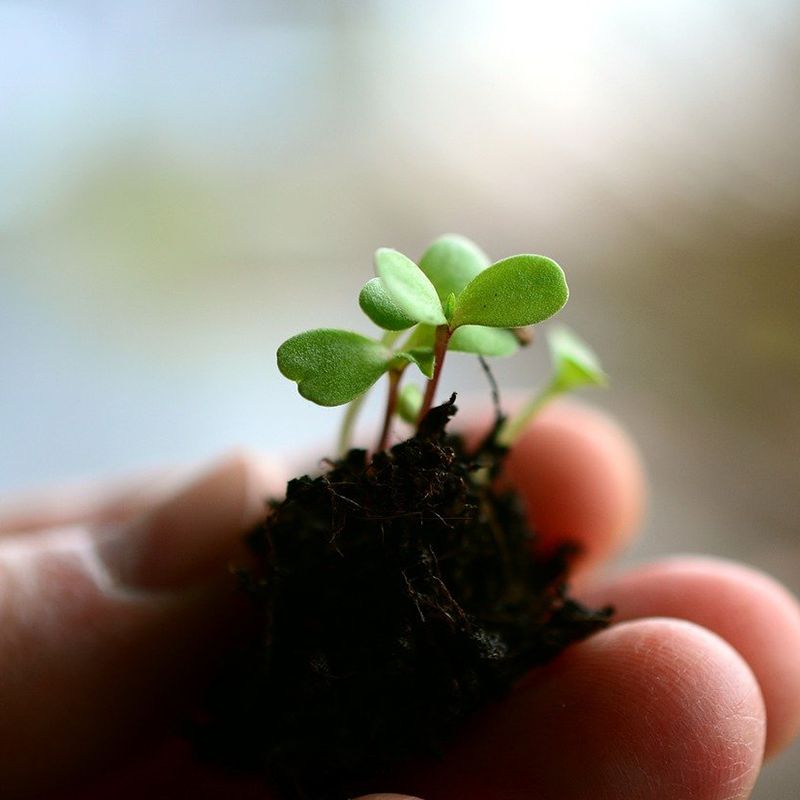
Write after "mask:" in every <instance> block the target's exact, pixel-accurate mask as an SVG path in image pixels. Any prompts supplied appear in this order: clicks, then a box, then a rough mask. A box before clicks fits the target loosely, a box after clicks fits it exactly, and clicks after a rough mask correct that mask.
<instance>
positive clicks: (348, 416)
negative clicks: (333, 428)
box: [337, 390, 369, 458]
mask: <svg viewBox="0 0 800 800" xmlns="http://www.w3.org/2000/svg"><path fill="white" fill-rule="evenodd" d="M368 394H369V390H367V391H366V392H364V394H362V395H359V396H358V397H356V399H355V400H352V401H351V402H350V403H349V404H348V406H347V410H346V411H345V412H344V418H343V419H342V427H341V428H340V430H339V441H338V444H337V449H338V451H339V457H340V458H344V457H345V456H346V455H347V451H348V450H349V449H350V445H351V443H352V441H353V428H355V425H356V419H358V414H359V412H360V411H361V406H363V405H364V401H365V400H366V399H367V395H368Z"/></svg>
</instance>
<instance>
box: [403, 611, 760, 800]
mask: <svg viewBox="0 0 800 800" xmlns="http://www.w3.org/2000/svg"><path fill="white" fill-rule="evenodd" d="M764 727H765V721H764V707H763V701H762V698H761V694H760V692H759V688H758V684H757V683H756V680H755V678H754V676H753V674H752V672H751V671H750V669H749V668H748V666H747V665H746V664H745V662H744V661H743V660H742V658H741V657H740V656H739V655H738V654H737V653H736V652H735V651H734V650H733V648H731V647H730V645H728V644H727V643H726V642H724V641H723V640H722V639H720V638H719V637H717V636H716V635H715V634H713V633H710V632H709V631H706V630H705V629H703V628H700V627H698V626H696V625H693V624H691V623H688V622H684V621H678V620H669V619H650V620H642V621H637V622H628V623H623V624H620V625H617V626H615V627H613V628H610V629H608V630H606V631H604V632H602V633H600V634H598V635H596V636H594V637H592V638H591V639H588V640H586V641H585V642H582V643H580V644H578V645H575V646H574V647H572V648H571V649H570V650H568V651H567V652H566V653H565V654H564V655H563V656H561V657H560V658H559V659H558V660H557V661H556V662H554V664H553V665H552V666H551V667H548V668H546V669H544V670H541V671H538V672H534V673H531V676H530V677H529V679H527V680H526V681H525V682H524V683H523V685H521V686H520V687H519V688H518V689H516V690H515V691H514V692H513V693H512V694H511V696H510V697H508V698H507V699H505V700H504V701H502V702H501V703H499V704H498V705H496V706H495V707H493V708H491V709H489V710H487V711H485V712H483V713H481V714H480V715H479V716H478V717H477V718H476V719H475V720H474V721H473V722H472V723H471V724H470V725H469V726H468V728H467V730H466V731H465V733H464V734H463V735H462V736H460V737H459V740H458V741H457V742H456V744H455V745H454V746H453V747H452V748H450V749H449V750H448V751H447V753H446V754H445V756H444V757H443V758H442V759H441V760H440V761H432V762H430V763H427V764H425V765H422V766H421V767H420V768H419V771H418V772H417V773H416V774H414V775H411V776H408V777H407V778H405V779H402V778H401V779H398V780H396V781H395V782H394V783H392V784H391V786H392V788H396V789H397V790H398V791H402V792H405V793H407V794H410V795H417V796H419V797H424V798H430V799H431V800H450V798H453V800H456V798H457V800H485V798H487V797H491V798H493V800H519V798H523V797H524V798H530V800H618V799H619V798H620V797H624V798H626V800H662V798H665V797H670V798H678V797H679V798H681V800H721V798H723V797H724V798H725V800H744V798H747V797H749V795H750V791H751V789H752V787H753V784H754V782H755V780H756V777H757V775H758V772H759V767H760V764H761V759H762V753H763V745H764Z"/></svg>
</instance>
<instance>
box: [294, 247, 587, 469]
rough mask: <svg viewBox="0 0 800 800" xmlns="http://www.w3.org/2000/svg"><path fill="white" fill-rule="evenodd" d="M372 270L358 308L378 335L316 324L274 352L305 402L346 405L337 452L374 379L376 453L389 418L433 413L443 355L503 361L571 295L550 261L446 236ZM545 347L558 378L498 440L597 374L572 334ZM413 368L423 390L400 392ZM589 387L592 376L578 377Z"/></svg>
mask: <svg viewBox="0 0 800 800" xmlns="http://www.w3.org/2000/svg"><path fill="white" fill-rule="evenodd" d="M375 270H376V273H377V277H375V278H372V279H371V280H370V281H368V282H367V283H366V285H365V286H364V288H363V289H362V290H361V293H360V295H359V305H360V307H361V309H362V310H363V311H364V313H365V314H366V315H367V316H368V317H369V318H370V319H371V320H372V321H373V322H374V323H375V324H376V325H378V326H379V327H380V328H382V329H383V330H384V334H383V336H382V337H381V338H370V337H367V336H363V335H361V334H358V333H354V332H352V331H345V330H336V329H331V328H321V329H317V330H312V331H308V332H306V333H301V334H298V335H297V336H293V337H292V338H291V339H289V340H288V341H286V342H284V343H283V344H282V345H281V347H280V348H279V349H278V367H279V369H280V371H281V372H282V373H283V375H285V376H286V377H287V378H289V379H291V380H294V381H296V382H297V384H298V390H299V392H300V394H301V395H302V396H303V397H305V398H307V399H309V400H311V401H313V402H315V403H317V404H319V405H323V406H335V405H342V404H345V403H350V404H351V405H350V408H349V409H348V411H347V413H346V415H345V419H344V423H343V426H342V433H341V436H340V441H339V446H340V451H341V452H342V453H344V452H346V450H347V449H348V447H349V444H350V438H351V434H352V428H353V425H354V422H355V419H356V416H357V414H358V411H359V410H360V407H361V405H362V403H363V400H364V398H365V396H366V393H367V392H368V391H369V389H370V388H371V387H372V386H373V385H374V384H375V382H376V381H377V380H378V379H379V378H380V377H381V376H383V375H384V374H386V375H388V384H389V389H388V396H387V402H386V411H385V414H384V424H383V429H382V431H381V435H380V439H379V443H378V449H379V450H381V449H384V448H385V447H386V446H387V444H388V441H389V435H390V430H391V423H392V419H393V418H394V416H395V414H398V413H399V415H400V416H401V418H403V419H405V420H407V421H416V422H419V421H421V420H422V419H423V418H424V416H425V415H426V414H427V412H428V411H429V410H430V409H431V406H432V404H433V400H434V397H435V394H436V389H437V386H438V384H439V380H440V377H441V374H442V368H443V366H444V362H445V356H446V355H447V352H448V351H455V352H462V353H472V354H476V355H479V356H490V357H491V356H507V355H511V354H512V353H514V352H516V350H517V349H518V348H519V347H520V344H521V342H523V341H524V340H525V338H526V337H525V336H524V335H520V333H519V329H522V328H525V327H526V326H529V325H533V324H535V323H538V322H542V321H543V320H545V319H547V318H549V317H551V316H552V315H553V314H555V313H556V312H558V311H559V310H560V309H561V308H562V307H563V306H564V304H565V303H566V301H567V298H568V297H569V289H568V287H567V283H566V280H565V278H564V272H563V270H562V269H561V267H560V266H559V265H558V264H557V263H556V262H555V261H553V260H552V259H549V258H546V257H545V256H540V255H528V254H523V255H516V256H511V257H509V258H505V259H502V260H501V261H497V262H495V263H494V264H491V263H490V261H489V258H488V257H487V256H486V254H485V253H484V252H483V251H482V250H480V248H478V247H477V245H475V244H473V243H472V242H470V241H469V240H467V239H465V238H463V237H461V236H454V235H449V236H443V237H441V238H440V239H437V240H436V241H435V242H434V243H433V244H432V245H431V246H430V247H429V248H428V249H427V250H426V251H425V253H424V254H423V256H422V258H421V260H420V263H419V265H417V264H415V263H414V262H413V261H412V260H411V259H409V258H408V257H407V256H405V255H403V254H402V253H400V252H398V251H397V250H392V249H389V248H381V249H379V250H378V251H377V252H376V253H375ZM570 342H571V343H572V344H571V345H570ZM551 348H552V350H553V354H554V361H555V363H556V376H555V377H554V378H553V381H551V384H550V386H549V387H548V389H547V390H546V392H545V393H544V394H543V395H542V396H540V397H538V398H537V400H536V402H535V404H534V405H533V406H528V407H527V410H526V412H525V413H526V415H527V416H526V417H525V418H524V419H522V418H517V419H516V420H515V421H513V422H511V423H509V424H508V425H506V426H505V428H504V429H503V436H504V439H505V440H507V441H505V443H506V444H507V443H509V442H510V439H509V437H511V438H513V435H515V434H516V433H518V431H519V430H520V429H521V427H522V426H523V425H524V424H525V423H526V422H527V420H528V419H529V418H530V416H531V415H532V414H533V413H534V412H535V411H536V410H537V409H538V408H539V407H541V405H543V404H544V402H546V401H547V400H548V399H550V398H552V397H553V396H555V395H556V394H558V393H559V392H561V391H565V390H567V389H569V388H573V387H574V386H576V385H579V384H580V383H581V381H580V380H578V379H577V377H576V376H578V375H579V374H583V375H585V376H589V375H594V374H597V375H602V373H601V372H600V371H599V366H598V365H597V364H596V359H594V360H593V358H594V357H593V356H591V353H590V351H588V348H586V347H585V345H582V344H581V343H580V342H579V341H578V340H577V338H576V337H574V336H573V335H571V334H568V333H566V332H562V333H561V334H556V335H554V337H553V338H552V339H551ZM587 354H588V356H589V357H588V358H587V357H586V356H587ZM412 364H413V365H416V366H417V367H418V368H419V370H420V371H421V372H422V374H423V375H424V376H425V377H426V378H427V379H428V381H427V385H426V388H425V391H424V393H421V392H419V391H418V390H417V389H416V387H414V386H413V384H412V385H408V386H406V387H403V388H402V389H401V381H402V379H403V375H404V373H405V371H406V369H407V368H408V367H409V366H410V365H412ZM569 365H573V366H572V367H570V366H569ZM591 382H595V383H597V382H599V380H588V379H587V380H583V383H591Z"/></svg>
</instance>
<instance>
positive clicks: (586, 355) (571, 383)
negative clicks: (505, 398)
mask: <svg viewBox="0 0 800 800" xmlns="http://www.w3.org/2000/svg"><path fill="white" fill-rule="evenodd" d="M547 344H548V346H549V348H550V360H551V361H552V363H553V374H552V376H551V378H550V382H549V383H548V384H547V385H546V386H545V387H544V389H542V390H541V391H540V392H539V393H538V394H536V395H534V397H532V398H531V399H530V400H529V401H528V402H527V403H526V404H525V405H524V406H523V407H522V409H521V410H520V411H519V413H518V414H516V415H515V416H514V417H512V418H511V419H509V420H507V421H506V423H505V424H504V425H503V426H502V428H501V429H500V432H499V433H498V434H497V443H498V444H500V445H505V446H509V445H511V444H512V443H513V442H514V440H515V439H516V438H517V437H518V436H519V435H520V433H522V431H523V430H525V428H526V427H527V426H528V424H529V423H530V421H531V420H532V419H533V418H534V416H535V415H536V414H538V412H539V411H541V410H542V408H544V406H545V405H547V404H548V403H549V402H550V401H551V400H555V398H556V397H558V396H559V395H562V394H565V393H566V392H571V391H573V390H575V389H578V388H580V387H582V386H607V385H608V376H607V375H606V374H605V372H603V368H602V367H601V366H600V361H599V360H598V358H597V356H596V355H595V354H594V353H593V352H592V350H590V349H589V346H588V345H587V344H586V343H585V342H583V341H582V340H581V339H579V338H578V336H577V335H576V334H575V333H573V332H572V331H571V330H570V329H569V328H567V327H566V326H564V325H560V326H559V327H557V328H553V329H551V330H549V331H548V332H547Z"/></svg>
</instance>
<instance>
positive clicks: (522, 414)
mask: <svg viewBox="0 0 800 800" xmlns="http://www.w3.org/2000/svg"><path fill="white" fill-rule="evenodd" d="M559 394H561V392H559V391H558V388H557V387H556V386H554V385H553V384H548V385H547V386H546V387H545V388H544V389H542V390H541V391H540V392H538V393H537V394H535V395H534V396H533V397H532V398H531V399H530V400H529V401H528V402H527V403H526V404H525V405H524V406H523V407H522V408H521V409H520V410H519V411H518V412H517V413H516V414H514V416H513V417H510V418H509V419H507V420H506V422H505V424H504V425H503V426H502V427H501V428H500V430H499V431H498V432H497V436H496V437H495V441H496V442H497V444H499V445H501V446H502V447H510V446H511V445H512V444H513V443H514V440H515V439H516V438H517V437H518V436H519V435H520V434H521V433H522V431H523V430H525V428H527V427H528V423H529V422H530V421H531V420H532V419H533V418H534V417H535V416H536V415H537V414H538V413H539V412H540V411H541V410H542V409H543V408H544V407H545V406H546V405H547V404H548V403H549V402H550V401H551V400H553V399H555V398H556V397H558V395H559Z"/></svg>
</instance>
